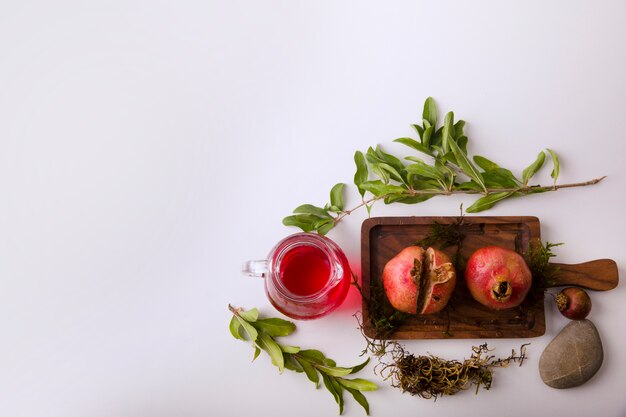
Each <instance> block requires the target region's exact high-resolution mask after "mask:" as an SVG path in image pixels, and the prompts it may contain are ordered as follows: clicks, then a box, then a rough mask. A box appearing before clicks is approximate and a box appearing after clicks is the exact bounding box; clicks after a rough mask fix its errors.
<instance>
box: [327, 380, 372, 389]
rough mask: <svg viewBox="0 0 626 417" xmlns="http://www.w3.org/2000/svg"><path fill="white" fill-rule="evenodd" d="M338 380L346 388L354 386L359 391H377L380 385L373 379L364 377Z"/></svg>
mask: <svg viewBox="0 0 626 417" xmlns="http://www.w3.org/2000/svg"><path fill="white" fill-rule="evenodd" d="M337 381H338V382H339V383H340V384H341V385H343V386H344V387H346V388H352V389H356V390H359V391H376V390H377V389H378V387H377V386H376V384H374V383H373V382H371V381H368V380H367V379H363V378H355V379H343V378H338V379H337Z"/></svg>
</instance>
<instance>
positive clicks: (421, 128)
mask: <svg viewBox="0 0 626 417" xmlns="http://www.w3.org/2000/svg"><path fill="white" fill-rule="evenodd" d="M411 126H412V127H413V129H415V131H416V132H417V134H418V135H419V137H420V139H421V138H422V135H423V134H424V128H423V127H422V126H420V125H411Z"/></svg>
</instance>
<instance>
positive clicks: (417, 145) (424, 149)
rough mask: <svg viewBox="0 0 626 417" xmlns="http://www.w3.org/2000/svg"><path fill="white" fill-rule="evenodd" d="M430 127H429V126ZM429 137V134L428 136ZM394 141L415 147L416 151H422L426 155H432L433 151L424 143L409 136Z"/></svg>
mask: <svg viewBox="0 0 626 417" xmlns="http://www.w3.org/2000/svg"><path fill="white" fill-rule="evenodd" d="M429 129H430V128H429ZM429 138H430V136H429ZM394 142H398V143H401V144H403V145H406V146H408V147H409V148H412V149H415V150H416V151H418V152H421V153H424V154H426V155H430V156H433V153H432V152H431V151H430V150H429V149H428V148H427V147H426V145H425V144H422V143H419V142H418V141H416V140H415V139H411V138H398V139H395V140H394Z"/></svg>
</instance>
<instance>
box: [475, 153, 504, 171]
mask: <svg viewBox="0 0 626 417" xmlns="http://www.w3.org/2000/svg"><path fill="white" fill-rule="evenodd" d="M474 162H475V163H476V165H478V166H479V167H481V168H482V169H483V171H491V170H493V169H498V168H500V166H499V165H498V164H496V163H495V162H493V161H490V160H489V159H487V158H485V157H484V156H480V155H474Z"/></svg>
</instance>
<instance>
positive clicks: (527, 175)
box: [522, 151, 546, 185]
mask: <svg viewBox="0 0 626 417" xmlns="http://www.w3.org/2000/svg"><path fill="white" fill-rule="evenodd" d="M545 160H546V154H545V153H544V152H543V151H541V152H539V155H537V159H535V162H533V163H532V164H530V165H529V166H528V167H527V168H526V169H525V170H524V171H522V180H523V181H524V185H528V181H530V179H531V178H532V177H533V175H535V174H536V173H537V171H539V169H540V168H541V167H542V166H543V162H544V161H545Z"/></svg>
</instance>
